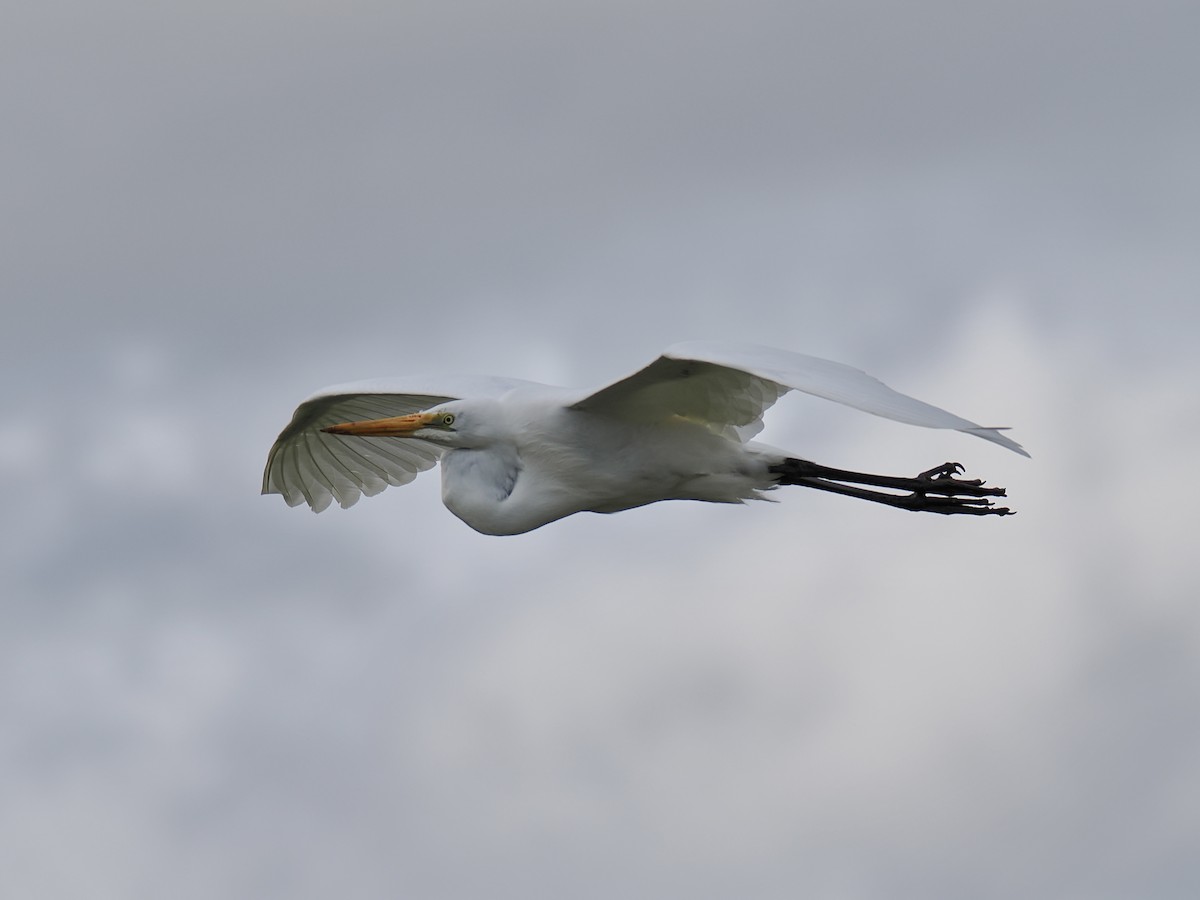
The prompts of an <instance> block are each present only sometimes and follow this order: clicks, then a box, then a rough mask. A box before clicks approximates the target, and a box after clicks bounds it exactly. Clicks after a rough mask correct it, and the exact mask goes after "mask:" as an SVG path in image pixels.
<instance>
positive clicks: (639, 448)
mask: <svg viewBox="0 0 1200 900" xmlns="http://www.w3.org/2000/svg"><path fill="white" fill-rule="evenodd" d="M790 390H799V391H804V392H805V393H808V394H815V395H816V396H818V397H825V398H826V399H829V400H833V401H835V402H837V403H844V404H846V405H847V406H852V407H854V408H856V409H860V410H863V411H864V412H869V413H874V414H875V415H878V416H884V417H886V418H889V419H895V420H896V421H899V422H906V423H908V424H909V425H923V426H926V427H929V428H952V429H955V430H957V431H963V432H966V433H967V434H973V435H976V436H977V437H981V438H983V439H984V440H988V441H992V442H993V443H996V444H999V445H1000V446H1002V447H1007V448H1008V449H1009V450H1013V451H1015V452H1016V453H1020V454H1021V455H1022V456H1028V455H1029V454H1028V453H1026V452H1025V451H1024V450H1023V449H1022V448H1021V446H1020V445H1019V444H1017V443H1016V442H1015V441H1012V440H1011V439H1009V438H1007V437H1005V436H1004V435H1003V434H1001V433H1000V432H1001V429H997V428H984V427H981V426H979V425H976V424H975V423H974V422H969V421H967V420H966V419H962V418H959V417H958V416H956V415H953V414H952V413H948V412H946V411H945V410H943V409H938V408H937V407H936V406H930V405H929V404H928V403H923V402H921V401H920V400H915V399H913V398H912V397H908V396H905V395H904V394H900V393H897V392H896V391H894V390H892V389H891V388H889V387H887V386H886V385H884V384H883V383H882V382H880V381H878V380H876V379H875V378H872V377H871V376H870V375H867V374H866V373H865V372H860V371H859V370H858V369H853V368H851V367H849V366H846V365H842V364H841V363H836V362H830V361H829V360H824V359H817V358H815V357H812V356H804V355H802V354H799V353H790V352H787V351H784V350H774V349H770V348H767V347H756V346H752V345H742V344H729V343H715V342H697V343H686V344H676V345H675V346H672V347H670V348H669V349H667V350H666V351H664V353H663V354H662V355H661V356H660V357H659V358H658V359H657V360H655V361H654V362H652V363H650V365H648V366H646V367H645V368H643V369H641V370H640V371H638V372H635V373H634V374H632V375H630V376H629V377H627V378H622V379H621V380H620V381H616V382H614V383H612V384H610V385H608V386H607V387H603V388H600V389H599V390H591V391H579V390H570V389H567V388H558V387H549V386H547V385H543V384H536V383H534V382H529V381H518V380H516V379H510V378H491V377H468V378H452V379H433V378H427V377H410V378H398V379H382V380H375V381H361V382H355V383H352V384H344V385H338V386H336V387H330V388H326V389H325V390H322V391H318V392H317V393H315V394H313V395H312V396H311V397H309V398H308V399H307V400H305V401H304V402H303V403H301V404H300V406H299V407H298V408H297V409H296V412H295V415H294V416H293V417H292V421H291V423H290V424H289V425H288V426H287V428H285V429H284V430H283V433H282V434H280V435H279V439H278V440H276V441H275V445H274V446H273V447H272V448H271V452H270V455H269V456H268V457H267V466H266V471H265V473H264V474H263V493H264V494H282V495H283V498H284V500H286V501H287V503H288V505H289V506H297V505H298V504H300V503H307V504H308V505H309V506H310V507H311V508H312V509H313V510H314V511H315V512H320V511H321V510H323V509H325V508H326V507H327V506H329V504H330V502H331V501H332V500H335V499H336V500H337V501H338V503H340V504H341V505H342V506H343V507H348V506H352V505H354V503H356V502H357V501H358V498H359V496H360V495H362V494H366V495H368V496H371V495H373V494H377V493H379V492H380V491H382V490H383V489H384V488H386V487H387V486H388V485H389V484H397V485H398V484H406V483H407V482H409V481H412V480H413V479H414V478H415V477H416V476H417V474H418V473H420V472H422V471H424V470H426V469H430V468H432V467H433V466H434V465H436V464H437V463H438V462H439V461H440V462H441V464H442V500H443V502H444V503H445V504H446V506H447V508H449V510H450V511H451V512H452V513H454V515H456V516H458V517H459V518H460V519H462V520H463V521H464V522H466V523H467V524H468V525H470V526H471V527H472V528H474V529H475V530H476V531H480V532H483V533H484V534H520V533H522V532H526V531H532V530H533V529H535V528H539V527H541V526H542V525H545V524H546V523H548V522H553V521H555V520H556V519H561V518H563V517H564V516H569V515H572V514H574V513H577V512H599V513H612V512H619V511H620V510H624V509H632V508H634V507H637V506H643V505H645V504H647V503H655V502H657V501H659V500H705V501H709V502H714V503H741V502H743V501H745V500H748V499H752V498H758V499H763V498H762V492H764V491H770V490H772V489H774V488H776V487H778V486H780V485H791V484H794V485H801V486H804V487H810V488H816V489H818V490H823V491H832V492H834V493H838V494H846V495H848V496H851V497H859V498H861V499H863V500H870V501H872V502H875V503H884V504H887V505H888V506H895V507H899V508H901V509H908V510H923V511H927V512H936V513H945V514H954V513H964V514H970V515H1001V516H1003V515H1007V514H1009V513H1010V512H1011V511H1010V510H1009V509H1008V508H1007V507H997V506H993V505H992V501H991V500H990V499H988V498H990V497H1003V496H1005V492H1004V489H1003V488H996V487H985V486H984V484H983V482H982V481H978V480H966V479H959V478H956V477H954V476H955V475H957V474H959V473H961V472H962V471H963V469H962V466H960V465H959V464H958V463H946V464H944V465H942V466H938V467H936V468H934V469H930V470H929V471H928V472H923V473H921V474H920V475H918V476H916V477H915V478H893V477H888V476H882V475H869V474H866V473H862V472H848V471H844V470H841V469H831V468H828V467H825V466H820V465H817V464H815V463H811V462H808V461H806V460H802V459H797V458H795V457H793V456H790V455H788V454H787V453H784V452H783V451H780V450H775V449H774V448H771V447H767V446H765V445H762V444H757V443H754V442H752V441H750V438H751V437H753V436H754V435H755V434H757V433H758V432H759V431H761V430H762V415H763V413H764V412H765V411H766V410H767V409H768V408H770V406H771V405H772V404H773V403H774V402H775V401H776V400H778V399H779V398H780V397H781V396H783V395H784V394H785V393H787V392H788V391H790ZM856 485H871V486H873V487H882V488H887V489H890V490H884V491H878V490H867V489H866V488H863V487H859V486H856ZM896 491H899V492H902V493H896Z"/></svg>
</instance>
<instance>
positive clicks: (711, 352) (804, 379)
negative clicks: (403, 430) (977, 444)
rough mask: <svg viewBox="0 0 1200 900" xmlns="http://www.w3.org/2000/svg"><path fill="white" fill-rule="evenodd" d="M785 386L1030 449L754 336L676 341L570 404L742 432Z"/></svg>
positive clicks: (754, 426) (756, 426) (754, 427)
mask: <svg viewBox="0 0 1200 900" xmlns="http://www.w3.org/2000/svg"><path fill="white" fill-rule="evenodd" d="M790 390H797V391H803V392H804V393H806V394H813V395H815V396H817V397H824V398H825V399H827V400H833V401H834V402H836V403H842V404H845V405H846V406H852V407H854V408H855V409H860V410H862V411H863V412H869V413H872V414H874V415H877V416H883V417H884V418H888V419H894V420H895V421H897V422H905V423H907V424H909V425H921V426H924V427H926V428H952V429H954V430H956V431H962V432H966V433H967V434H973V435H975V436H976V437H981V438H983V439H984V440H987V441H992V442H993V443H996V444H999V445H1000V446H1001V447H1007V448H1008V449H1009V450H1012V451H1014V452H1016V453H1020V454H1021V455H1022V456H1028V455H1029V454H1028V453H1026V452H1025V450H1024V449H1023V448H1022V447H1021V445H1020V444H1018V443H1017V442H1016V441H1013V440H1012V439H1011V438H1008V437H1005V436H1004V435H1003V434H1001V433H1000V432H1001V430H1002V429H997V428H985V427H983V426H981V425H976V424H975V423H974V422H971V421H969V420H967V419H964V418H962V417H960V416H956V415H954V414H953V413H949V412H946V410H944V409H939V408H938V407H936V406H931V405H930V404H928V403H924V402H922V401H920V400H916V399H914V398H912V397H909V396H907V395H905V394H901V393H899V392H898V391H894V390H892V389H891V388H890V387H888V386H887V385H886V384H884V383H883V382H881V381H879V380H878V379H876V378H873V377H872V376H870V375H868V374H867V373H866V372H862V371H859V370H858V369H855V368H853V367H851V366H847V365H843V364H842V363H837V362H832V361H830V360H827V359H819V358H817V357H815V356H805V355H804V354H802V353H791V352H789V351H786V350H775V349H772V348H770V347H758V346H755V345H753V344H733V343H724V342H710V341H697V342H691V343H686V344H675V345H673V346H671V347H669V348H667V350H665V351H664V352H663V354H662V356H660V357H659V358H658V359H656V360H655V361H654V362H652V363H650V365H648V366H646V367H645V368H644V369H642V370H641V371H639V372H635V373H634V374H633V375H630V376H629V377H628V378H625V379H622V380H621V381H618V382H615V383H614V384H610V385H609V386H608V387H605V388H601V389H600V390H598V391H596V392H595V393H592V394H590V395H588V396H587V397H584V398H583V399H581V400H579V401H577V402H576V403H575V404H574V408H576V409H589V410H594V411H607V412H609V413H611V414H613V415H620V416H624V417H627V418H632V419H638V420H655V419H663V418H666V417H668V416H672V415H674V416H682V417H685V418H689V419H694V420H697V421H700V422H703V423H704V424H706V425H707V426H708V427H710V428H712V429H713V430H714V431H718V432H721V433H725V434H728V433H730V432H733V433H736V435H737V436H738V437H739V438H741V439H742V440H748V439H749V438H751V437H753V436H754V435H755V434H757V433H758V432H759V431H761V430H762V415H763V413H764V412H766V411H767V410H768V409H770V407H771V406H772V404H774V403H775V401H776V400H778V399H779V398H780V397H782V396H783V395H784V394H786V393H787V392H788V391H790Z"/></svg>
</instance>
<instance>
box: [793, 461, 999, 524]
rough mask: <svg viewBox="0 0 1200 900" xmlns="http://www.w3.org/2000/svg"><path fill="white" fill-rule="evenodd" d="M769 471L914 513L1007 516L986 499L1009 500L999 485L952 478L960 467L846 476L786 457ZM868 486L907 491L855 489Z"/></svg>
mask: <svg viewBox="0 0 1200 900" xmlns="http://www.w3.org/2000/svg"><path fill="white" fill-rule="evenodd" d="M770 471H771V472H772V473H773V474H775V475H778V476H779V483H780V484H795V485H800V486H801V487H810V488H815V489H816V490H819V491H829V492H831V493H834V494H844V495H845V496H847V497H858V498H859V499H860V500H869V501H871V502H872V503H882V504H884V505H886V506H894V507H897V508H898V509H908V510H913V511H914V512H935V513H941V514H943V515H956V514H959V515H969V516H1008V515H1012V510H1011V509H1009V508H1008V507H1007V506H993V505H992V501H991V500H990V499H988V498H990V497H1004V496H1007V495H1006V493H1005V490H1004V488H1002V487H986V486H985V485H984V483H983V481H981V480H980V479H978V478H973V479H967V478H956V477H955V476H956V475H959V474H961V473H962V471H963V467H962V466H961V465H960V464H959V463H949V462H948V463H943V464H942V465H940V466H937V467H936V468H933V469H930V470H929V471H927V472H922V473H921V474H920V475H917V476H916V477H915V478H902V477H895V476H891V475H872V474H870V473H868V472H849V471H847V470H845V469H833V468H830V467H828V466H822V465H818V464H817V463H813V462H809V461H808V460H806V459H791V458H789V459H785V460H784V461H783V462H781V463H779V464H778V465H774V466H771V469H770ZM862 484H867V485H871V486H872V487H882V488H889V489H890V490H895V491H907V492H908V493H890V492H888V491H870V490H866V489H865V488H861V487H854V486H853V485H862Z"/></svg>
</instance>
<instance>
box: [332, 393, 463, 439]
mask: <svg viewBox="0 0 1200 900" xmlns="http://www.w3.org/2000/svg"><path fill="white" fill-rule="evenodd" d="M471 419H472V416H471V414H470V413H469V412H468V411H467V410H465V409H463V408H462V403H461V402H457V401H456V402H453V403H447V404H444V405H442V406H438V407H436V408H434V409H431V410H427V411H425V412H419V413H412V414H410V415H407V416H392V417H390V418H386V419H366V420H364V421H361V422H342V423H339V424H337V425H327V426H325V427H324V428H322V429H321V430H322V431H324V432H327V433H328V434H345V435H357V436H359V437H402V438H416V439H418V440H422V441H428V442H429V443H431V444H438V445H440V446H443V447H464V446H469V445H470V444H471V443H472V436H473V430H472V428H471V427H470V423H471Z"/></svg>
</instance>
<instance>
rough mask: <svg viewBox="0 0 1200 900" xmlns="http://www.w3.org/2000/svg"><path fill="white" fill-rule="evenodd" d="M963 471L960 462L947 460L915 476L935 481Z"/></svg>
mask: <svg viewBox="0 0 1200 900" xmlns="http://www.w3.org/2000/svg"><path fill="white" fill-rule="evenodd" d="M965 471H967V470H966V469H965V468H963V464H962V463H956V462H948V463H942V464H941V465H940V466H935V467H934V468H932V469H930V470H929V471H927V472H922V473H921V474H920V475H918V476H917V477H918V478H922V479H925V480H926V481H937V480H938V479H940V478H953V477H954V476H955V475H961V474H963V472H965ZM982 483H983V482H980V484H982Z"/></svg>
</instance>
